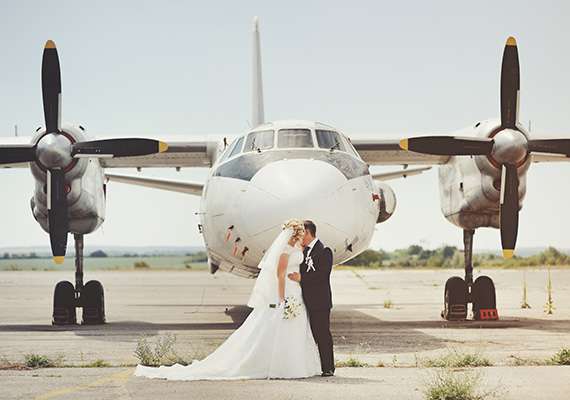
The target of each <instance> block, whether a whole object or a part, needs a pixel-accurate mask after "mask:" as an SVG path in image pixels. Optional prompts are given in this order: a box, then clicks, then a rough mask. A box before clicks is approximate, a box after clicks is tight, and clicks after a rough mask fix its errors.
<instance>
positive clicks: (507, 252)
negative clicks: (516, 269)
mask: <svg viewBox="0 0 570 400" xmlns="http://www.w3.org/2000/svg"><path fill="white" fill-rule="evenodd" d="M514 254H515V251H514V250H510V249H503V257H504V258H507V259H508V258H513V255H514Z"/></svg>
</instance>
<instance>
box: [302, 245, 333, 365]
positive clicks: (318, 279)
mask: <svg viewBox="0 0 570 400" xmlns="http://www.w3.org/2000/svg"><path fill="white" fill-rule="evenodd" d="M307 254H309V257H308V258H307ZM309 259H312V261H313V263H312V266H311V265H310V262H309V265H307V262H308V260H309ZM299 269H300V273H301V290H302V292H303V301H304V302H305V306H306V307H307V312H308V314H309V322H310V324H311V331H312V332H313V337H314V338H315V342H316V343H317V346H318V348H319V355H320V357H321V369H322V371H323V372H329V371H334V355H333V340H332V335H331V331H330V314H331V308H332V295H331V284H330V275H331V271H332V250H331V249H330V248H329V247H325V246H324V245H323V243H322V242H321V241H320V240H317V242H316V243H315V244H314V245H313V248H312V249H309V247H305V250H304V251H303V262H302V263H301V265H300V267H299Z"/></svg>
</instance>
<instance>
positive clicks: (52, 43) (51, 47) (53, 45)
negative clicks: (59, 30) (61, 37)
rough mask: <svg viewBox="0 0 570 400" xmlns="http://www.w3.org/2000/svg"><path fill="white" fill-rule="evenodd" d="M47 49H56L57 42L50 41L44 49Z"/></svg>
mask: <svg viewBox="0 0 570 400" xmlns="http://www.w3.org/2000/svg"><path fill="white" fill-rule="evenodd" d="M44 48H45V49H55V42H54V41H53V40H48V41H47V42H46V45H45V47H44Z"/></svg>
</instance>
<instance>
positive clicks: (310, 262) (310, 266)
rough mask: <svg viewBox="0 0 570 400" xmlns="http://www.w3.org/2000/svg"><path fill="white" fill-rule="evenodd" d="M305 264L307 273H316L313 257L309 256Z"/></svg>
mask: <svg viewBox="0 0 570 400" xmlns="http://www.w3.org/2000/svg"><path fill="white" fill-rule="evenodd" d="M305 264H307V271H306V272H309V271H310V270H313V271H315V264H313V258H312V257H311V256H307V259H306V260H305Z"/></svg>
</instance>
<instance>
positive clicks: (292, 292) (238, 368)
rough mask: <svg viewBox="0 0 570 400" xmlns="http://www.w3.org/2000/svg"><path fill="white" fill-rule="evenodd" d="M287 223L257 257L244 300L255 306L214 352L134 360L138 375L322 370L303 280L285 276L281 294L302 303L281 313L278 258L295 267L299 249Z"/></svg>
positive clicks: (211, 376) (289, 374) (278, 374)
mask: <svg viewBox="0 0 570 400" xmlns="http://www.w3.org/2000/svg"><path fill="white" fill-rule="evenodd" d="M291 233H292V231H291V230H290V229H287V230H284V231H282V233H281V234H280V235H279V237H278V238H277V239H276V240H275V242H274V243H273V245H272V246H271V248H270V249H269V250H268V251H267V252H266V255H265V257H264V259H263V260H262V261H261V263H260V267H261V271H262V272H261V273H260V275H259V277H258V279H257V282H256V285H255V287H254V290H253V292H252V295H251V298H250V300H249V302H248V304H249V305H250V306H252V307H253V311H252V312H251V314H249V316H248V317H247V319H246V320H245V321H244V323H243V324H242V325H241V326H240V327H239V328H238V329H237V330H236V331H235V332H233V333H232V334H231V335H230V336H229V337H228V338H227V339H226V341H225V342H224V343H222V344H221V345H220V347H218V348H217V349H216V350H215V351H214V352H213V353H211V354H210V355H209V356H208V357H206V358H205V359H203V360H201V361H197V360H196V361H194V362H193V363H192V364H190V365H188V366H183V365H180V364H175V365H172V366H161V367H158V368H153V367H145V366H142V365H138V366H137V368H136V371H135V375H136V376H144V377H147V378H162V379H169V380H222V379H224V380H225V379H265V378H305V377H310V376H314V375H318V374H320V371H321V365H320V359H319V353H318V350H317V346H316V344H315V341H314V339H313V335H312V333H311V328H310V325H309V320H308V318H307V310H306V308H305V304H304V303H303V298H302V295H301V286H300V285H299V283H298V282H294V281H292V280H290V279H288V278H287V277H286V278H285V282H286V283H285V297H286V298H294V301H296V302H298V304H300V307H299V312H298V315H297V316H295V317H293V318H289V319H285V318H284V317H283V315H284V314H283V311H284V310H283V308H282V307H280V306H277V307H275V308H271V307H270V304H276V303H278V293H277V283H278V279H277V263H278V260H279V256H280V255H281V254H282V253H286V254H288V255H289V261H288V264H287V273H290V272H298V271H299V264H300V263H301V262H302V260H303V253H302V252H301V251H300V249H298V248H296V247H291V246H290V245H288V244H287V241H288V238H290V237H291Z"/></svg>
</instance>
